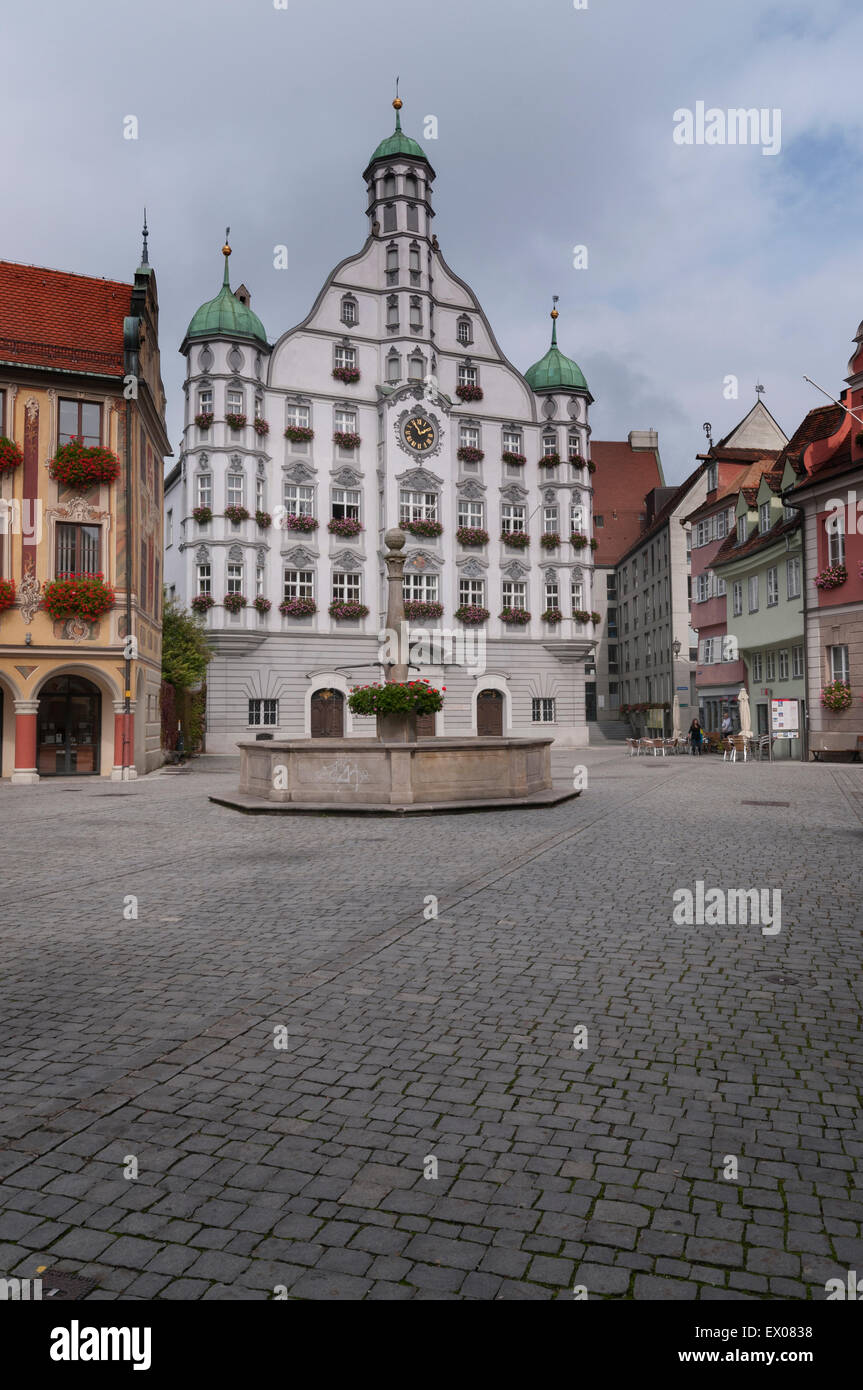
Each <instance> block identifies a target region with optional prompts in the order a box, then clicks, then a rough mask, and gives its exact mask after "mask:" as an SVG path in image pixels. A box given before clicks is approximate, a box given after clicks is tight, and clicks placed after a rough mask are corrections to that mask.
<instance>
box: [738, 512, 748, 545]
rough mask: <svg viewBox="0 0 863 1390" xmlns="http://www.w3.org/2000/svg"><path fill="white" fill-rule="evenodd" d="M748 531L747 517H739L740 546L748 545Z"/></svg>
mask: <svg viewBox="0 0 863 1390" xmlns="http://www.w3.org/2000/svg"><path fill="white" fill-rule="evenodd" d="M746 530H747V527H746V516H745V515H744V516H739V517H738V518H737V544H738V545H745V544H746Z"/></svg>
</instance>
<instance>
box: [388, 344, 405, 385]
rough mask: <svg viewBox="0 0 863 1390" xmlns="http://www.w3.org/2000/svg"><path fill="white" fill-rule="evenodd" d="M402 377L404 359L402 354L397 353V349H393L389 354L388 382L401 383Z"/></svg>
mask: <svg viewBox="0 0 863 1390" xmlns="http://www.w3.org/2000/svg"><path fill="white" fill-rule="evenodd" d="M401 376H402V359H401V356H400V354H399V353H398V352H396V350H395V348H392V349H391V351H390V352H389V353H388V354H387V381H390V382H396V381H401Z"/></svg>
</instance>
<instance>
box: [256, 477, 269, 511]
mask: <svg viewBox="0 0 863 1390" xmlns="http://www.w3.org/2000/svg"><path fill="white" fill-rule="evenodd" d="M266 500H267V480H266V478H261V477H257V478H256V479H255V511H256V512H262V511H264V510H265V503H266Z"/></svg>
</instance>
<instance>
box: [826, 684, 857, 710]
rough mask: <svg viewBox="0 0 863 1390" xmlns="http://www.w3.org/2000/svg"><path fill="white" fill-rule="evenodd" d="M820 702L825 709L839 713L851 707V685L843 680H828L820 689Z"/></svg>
mask: <svg viewBox="0 0 863 1390" xmlns="http://www.w3.org/2000/svg"><path fill="white" fill-rule="evenodd" d="M821 703H822V705H824V707H825V709H829V710H832V711H833V713H834V714H839V713H841V711H842V710H843V709H850V708H851V687H850V685H847V684H846V683H845V681H830V682H829V684H827V685H825V687H824V689H823V690H822V691H821Z"/></svg>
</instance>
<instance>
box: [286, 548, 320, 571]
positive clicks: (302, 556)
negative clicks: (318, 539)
mask: <svg viewBox="0 0 863 1390" xmlns="http://www.w3.org/2000/svg"><path fill="white" fill-rule="evenodd" d="M317 558H318V551H317V550H309V549H307V547H306V546H304V545H295V546H292V547H291V548H290V549H289V550H283V551H282V559H284V560H287V561H288V562H289V563H290V565H291V567H292V568H296V569H298V570H301V569H311V567H312V566H313V565H314V563H315V561H316V560H317Z"/></svg>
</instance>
